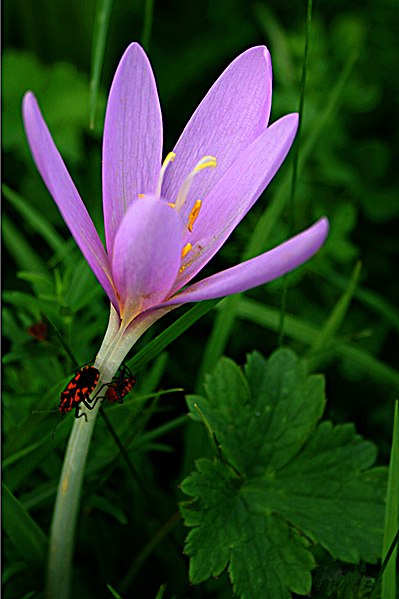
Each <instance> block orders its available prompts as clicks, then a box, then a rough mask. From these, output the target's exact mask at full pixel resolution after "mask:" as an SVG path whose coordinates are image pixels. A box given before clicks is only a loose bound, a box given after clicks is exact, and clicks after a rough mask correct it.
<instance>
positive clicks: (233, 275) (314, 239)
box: [162, 218, 328, 306]
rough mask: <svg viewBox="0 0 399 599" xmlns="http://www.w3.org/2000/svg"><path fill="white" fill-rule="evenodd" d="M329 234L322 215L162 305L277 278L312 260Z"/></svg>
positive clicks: (214, 295)
mask: <svg viewBox="0 0 399 599" xmlns="http://www.w3.org/2000/svg"><path fill="white" fill-rule="evenodd" d="M327 233H328V220H327V219H326V218H321V219H320V220H319V221H317V222H316V223H315V224H314V225H313V226H312V227H310V228H309V229H306V230H305V231H303V232H302V233H299V234H298V235H296V236H295V237H292V238H291V239H289V240H288V241H285V242H284V243H282V244H281V245H279V246H277V247H276V248H274V249H272V250H269V251H268V252H265V253H264V254H261V255H260V256H257V257H256V258H252V259H251V260H247V261H246V262H243V263H242V264H238V265H237V266H233V267H232V268H228V269H227V270H223V271H222V272H219V273H217V274H215V275H212V276H211V277H208V278H207V279H204V280H203V281H199V282H198V283H195V284H194V285H192V286H190V287H188V288H187V289H185V290H184V291H182V293H179V294H178V295H176V296H174V297H173V298H172V299H171V300H169V301H167V302H164V303H163V304H162V305H164V306H165V305H166V306H168V305H172V304H184V303H186V302H197V301H200V300H206V299H213V298H217V297H224V296H226V295H231V294H233V293H240V292H241V291H246V290H247V289H251V288H252V287H257V286H258V285H263V284H264V283H268V282H269V281H273V280H274V279H277V278H278V277H281V276H282V275H285V274H286V273H287V272H290V271H291V270H294V269H295V268H297V267H298V266H300V265H301V264H303V263H304V262H306V260H309V258H311V257H312V256H313V255H314V254H315V253H316V252H317V251H318V250H319V248H320V247H321V246H322V244H323V243H324V241H325V239H326V237H327Z"/></svg>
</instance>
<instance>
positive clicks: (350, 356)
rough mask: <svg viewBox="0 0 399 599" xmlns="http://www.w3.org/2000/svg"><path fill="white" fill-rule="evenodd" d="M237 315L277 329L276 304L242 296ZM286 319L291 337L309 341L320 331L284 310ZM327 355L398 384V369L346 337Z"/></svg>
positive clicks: (304, 341) (369, 374) (267, 327)
mask: <svg viewBox="0 0 399 599" xmlns="http://www.w3.org/2000/svg"><path fill="white" fill-rule="evenodd" d="M237 316H238V317H239V318H242V319H244V320H249V321H251V322H254V323H256V324H257V325H259V326H262V327H264V328H266V329H269V330H271V331H273V332H275V333H278V330H279V321H280V311H279V310H278V309H277V308H271V307H268V306H264V305H263V304H261V303H259V302H257V301H254V300H250V299H247V298H244V297H242V298H241V299H240V303H239V306H238V311H237ZM285 321H286V322H285V332H286V336H287V337H289V338H290V339H292V340H293V341H299V342H300V343H303V344H305V345H311V344H312V343H313V342H314V341H315V339H317V337H318V335H319V328H318V327H317V326H315V325H312V324H309V323H308V322H307V321H305V320H304V319H302V318H300V317H298V316H293V315H292V314H287V315H286V318H285ZM326 354H327V352H326ZM328 357H338V358H344V359H346V360H348V361H350V362H351V363H352V364H353V366H355V367H356V368H358V369H360V370H362V371H363V372H364V373H365V374H367V375H368V376H369V377H371V378H373V379H375V380H377V381H380V382H382V383H385V384H388V385H390V386H393V387H397V388H399V373H398V372H397V371H396V370H394V369H393V368H391V367H390V366H388V365H387V364H385V363H383V362H381V361H379V360H377V359H376V358H374V357H373V356H372V355H370V354H369V353H367V352H366V351H365V350H363V349H361V348H360V347H359V346H357V345H355V344H354V343H348V342H347V341H346V340H343V339H339V338H336V339H335V340H334V342H332V343H331V347H330V348H329V350H328Z"/></svg>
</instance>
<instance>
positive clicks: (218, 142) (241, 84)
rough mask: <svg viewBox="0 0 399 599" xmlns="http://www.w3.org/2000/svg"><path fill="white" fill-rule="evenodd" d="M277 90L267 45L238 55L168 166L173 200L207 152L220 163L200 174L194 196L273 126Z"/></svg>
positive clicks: (166, 191)
mask: <svg viewBox="0 0 399 599" xmlns="http://www.w3.org/2000/svg"><path fill="white" fill-rule="evenodd" d="M271 94H272V70H271V60H270V55H269V52H268V50H267V48H265V47H264V46H258V47H255V48H251V49H250V50H247V51H246V52H244V53H243V54H241V55H240V56H238V58H236V59H235V60H234V61H233V62H232V63H231V64H230V65H229V66H228V67H227V69H226V70H225V71H224V72H223V73H222V75H221V76H220V77H219V79H218V80H217V81H216V83H215V84H214V85H213V86H212V88H211V89H210V90H209V92H208V93H207V95H206V96H205V98H204V99H203V100H202V102H201V104H200V105H199V106H198V108H197V110H196V111H195V112H194V114H193V116H192V117H191V119H190V121H189V122H188V124H187V126H186V128H185V129H184V131H183V133H182V135H181V137H180V139H179V141H178V142H177V144H176V146H175V148H174V152H175V153H176V159H175V161H174V163H173V164H172V165H170V166H169V168H168V170H167V171H166V175H165V179H164V184H163V186H162V195H163V197H165V198H166V199H167V200H169V201H173V200H174V199H175V198H176V195H177V192H178V190H179V188H180V186H181V185H182V183H183V181H184V180H185V178H186V177H187V175H188V174H189V173H190V172H191V171H192V170H193V168H194V167H195V165H196V164H197V163H198V161H199V160H200V159H201V158H202V157H203V156H208V155H212V156H216V159H217V167H216V168H214V169H212V170H209V169H207V170H206V171H204V172H203V173H200V174H199V175H197V177H196V178H195V179H194V182H193V184H192V187H191V189H190V193H189V198H195V199H198V198H199V199H203V198H204V197H205V195H206V194H207V193H208V192H209V190H210V189H212V187H213V185H214V184H215V182H216V181H217V180H219V179H220V177H222V175H223V173H224V172H225V171H226V170H227V169H228V167H229V166H230V164H231V163H232V162H233V161H234V160H235V159H236V158H237V156H239V154H241V152H243V150H245V148H246V147H247V146H248V145H249V144H250V143H251V142H252V141H253V140H254V139H255V138H256V137H258V136H259V135H260V134H261V133H262V132H263V131H264V129H266V127H267V123H268V120H269V115H270V106H271Z"/></svg>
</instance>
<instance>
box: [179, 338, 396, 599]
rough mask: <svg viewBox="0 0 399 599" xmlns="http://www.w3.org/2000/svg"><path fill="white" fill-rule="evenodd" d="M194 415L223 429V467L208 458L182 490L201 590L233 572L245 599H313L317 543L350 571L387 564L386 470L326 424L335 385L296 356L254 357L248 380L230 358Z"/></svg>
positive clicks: (342, 429)
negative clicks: (383, 554)
mask: <svg viewBox="0 0 399 599" xmlns="http://www.w3.org/2000/svg"><path fill="white" fill-rule="evenodd" d="M205 390H206V397H202V396H200V395H196V396H189V397H188V398H187V403H188V406H189V409H190V412H191V414H192V415H193V416H194V418H196V419H198V410H197V408H196V406H198V408H199V410H200V413H201V416H202V419H203V420H205V422H206V425H207V427H208V428H209V429H210V430H211V431H212V434H213V435H214V437H215V439H216V441H217V443H218V444H219V448H220V452H221V454H220V456H221V459H217V458H215V459H214V460H213V461H211V460H209V459H204V458H203V459H201V460H198V461H197V463H196V468H197V469H196V471H195V472H193V473H192V474H191V475H190V476H189V477H188V478H186V479H185V480H184V481H183V483H182V485H181V488H182V490H183V492H184V493H185V494H186V495H189V496H191V497H192V498H193V499H194V500H193V502H192V503H190V502H186V503H185V504H184V505H183V506H182V508H181V509H182V514H183V516H184V519H185V523H186V525H187V526H189V527H191V529H192V530H191V531H190V532H189V534H188V536H187V543H186V547H185V551H186V553H187V554H188V555H189V556H190V558H191V560H190V578H191V580H192V582H193V583H198V582H202V581H204V580H206V579H207V578H209V577H210V576H218V575H220V574H221V572H223V570H225V569H226V568H228V572H229V575H230V579H231V582H232V584H233V588H234V592H235V593H237V594H238V595H239V596H240V597H245V598H248V599H249V598H254V597H262V599H263V598H264V599H269V598H270V599H275V598H276V597H278V598H279V599H280V598H282V599H285V598H287V599H289V597H290V596H291V592H295V593H297V594H299V595H304V594H307V593H309V592H310V587H311V575H310V572H311V570H312V569H313V567H314V565H315V563H314V561H313V557H312V554H311V552H310V550H309V544H310V543H314V544H320V545H322V546H323V547H324V548H325V549H327V550H328V551H329V553H330V554H331V555H332V557H333V558H338V559H341V560H343V561H347V562H350V563H358V562H359V560H360V559H362V560H366V561H371V562H373V561H376V560H377V559H378V557H379V553H380V546H381V541H382V528H383V526H382V524H383V518H384V498H385V490H386V470H385V469H384V468H373V469H370V466H372V464H373V463H374V461H375V458H376V450H375V447H374V445H373V444H372V443H370V442H368V441H365V440H364V439H362V437H360V436H359V435H357V434H356V431H355V429H354V426H353V425H352V424H344V425H339V426H334V425H333V424H332V423H331V422H328V421H326V422H322V423H321V424H317V423H318V421H319V420H320V418H321V416H322V412H323V409H324V405H325V397H324V381H323V378H322V377H320V376H316V375H312V376H307V374H306V371H305V367H304V364H303V363H302V362H300V361H299V360H298V358H297V357H296V356H295V355H294V354H293V353H292V352H291V351H289V350H286V349H279V350H277V351H276V352H275V353H274V354H273V355H272V356H271V357H270V359H269V360H265V359H264V358H263V357H262V356H261V355H260V354H259V353H257V352H254V353H252V354H251V355H250V356H249V357H248V360H247V363H246V365H245V367H244V369H243V370H241V369H240V368H239V367H238V366H237V365H236V364H235V363H234V362H233V361H231V360H228V359H226V358H223V359H222V360H220V362H219V363H218V364H217V366H216V368H215V370H214V371H213V372H212V373H211V375H209V376H208V377H207V379H206V384H205Z"/></svg>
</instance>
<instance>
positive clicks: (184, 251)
mask: <svg viewBox="0 0 399 599" xmlns="http://www.w3.org/2000/svg"><path fill="white" fill-rule="evenodd" d="M192 249H193V246H192V245H191V243H187V244H186V245H185V246H184V248H183V249H182V251H181V258H182V260H183V258H185V257H186V256H187V254H188V252H191V250H192Z"/></svg>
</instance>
